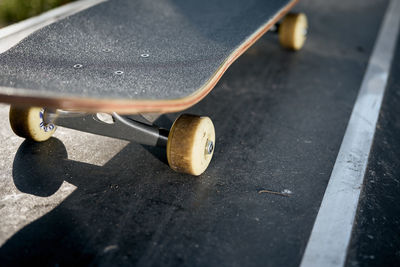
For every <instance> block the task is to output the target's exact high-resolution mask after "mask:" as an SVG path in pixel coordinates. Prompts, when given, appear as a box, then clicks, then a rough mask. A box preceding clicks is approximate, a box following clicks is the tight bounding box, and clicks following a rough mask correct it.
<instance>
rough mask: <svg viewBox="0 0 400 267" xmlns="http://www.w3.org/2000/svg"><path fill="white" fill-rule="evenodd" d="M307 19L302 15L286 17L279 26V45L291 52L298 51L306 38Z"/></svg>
mask: <svg viewBox="0 0 400 267" xmlns="http://www.w3.org/2000/svg"><path fill="white" fill-rule="evenodd" d="M307 27H308V23H307V17H306V15H305V14H303V13H290V14H288V15H286V16H285V17H284V18H283V20H282V22H281V24H280V26H279V42H280V44H281V45H282V46H283V47H285V48H288V49H291V50H300V49H301V48H302V47H303V45H304V42H305V41H306V38H307Z"/></svg>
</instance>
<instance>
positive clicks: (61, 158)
mask: <svg viewBox="0 0 400 267" xmlns="http://www.w3.org/2000/svg"><path fill="white" fill-rule="evenodd" d="M387 3H388V2H387V1H382V0H368V1H366V0H354V1H345V0H340V1H317V0H304V1H301V3H300V4H299V5H298V6H296V10H297V11H303V12H305V13H307V15H308V18H309V24H310V28H309V38H308V40H307V43H306V45H305V47H304V49H303V50H302V51H300V52H298V53H293V52H289V51H285V50H284V49H282V48H280V47H279V45H278V41H277V36H275V35H273V34H267V35H265V36H264V37H262V38H261V39H260V40H259V41H258V42H257V43H256V44H255V45H254V46H253V47H252V48H251V49H250V50H248V51H247V52H246V53H245V54H244V55H243V56H242V57H241V58H239V60H237V61H236V62H235V63H234V64H233V65H232V66H231V67H230V69H229V70H228V71H227V72H226V74H225V75H224V76H223V78H222V79H221V80H220V82H219V83H218V85H217V86H216V88H215V89H214V90H213V91H212V92H211V94H210V95H209V96H207V97H206V98H205V99H204V100H203V101H201V102H200V103H199V104H197V105H196V106H194V107H193V108H191V109H190V110H188V111H187V112H188V113H194V114H199V115H207V116H210V117H211V118H212V119H213V121H214V124H215V127H216V133H217V140H216V148H215V149H216V150H215V153H214V158H213V161H212V162H211V164H210V166H209V168H208V170H207V171H206V172H205V173H204V174H203V175H202V176H200V177H198V178H196V177H191V176H188V175H184V174H178V173H175V172H173V171H172V170H170V169H169V167H168V165H167V163H166V157H165V151H164V150H163V149H161V148H153V147H146V146H141V145H138V144H135V143H128V142H126V141H120V140H115V139H111V138H107V137H101V136H95V135H92V134H87V133H81V132H77V131H73V130H69V129H65V128H59V129H58V130H57V132H56V134H55V135H54V138H52V139H51V140H49V141H48V142H45V143H40V144H35V143H31V142H28V141H24V140H23V139H21V138H19V137H17V136H15V135H14V134H13V133H12V131H11V129H10V127H9V123H8V106H7V105H0V125H2V127H1V128H0V142H1V143H2V153H1V154H0V184H1V187H0V188H1V189H0V245H1V247H0V263H2V264H1V265H7V264H11V263H12V264H26V265H32V264H34V263H41V265H49V266H55V265H60V266H62V265H72V264H83V265H86V264H91V265H102V266H109V265H136V266H298V265H299V264H300V262H301V259H302V256H303V253H304V250H305V248H306V245H307V242H308V239H309V236H310V233H311V230H312V228H313V224H314V221H315V218H316V216H317V213H318V210H319V208H320V204H321V201H322V198H323V195H324V192H325V189H326V186H327V184H328V181H329V178H330V174H331V171H332V168H333V165H334V164H335V160H336V157H337V154H338V151H339V148H340V145H341V142H342V139H343V136H344V132H345V129H346V126H347V123H348V120H349V117H350V114H351V112H352V108H353V105H354V102H355V100H356V97H357V93H358V90H359V88H360V85H361V82H362V79H363V76H364V73H365V70H366V67H367V64H368V59H369V56H370V54H371V52H372V48H373V45H374V42H375V40H376V37H377V33H378V30H379V27H380V24H381V22H382V18H383V15H384V13H385V10H386V7H387ZM396 51H397V52H396V56H395V60H394V62H399V60H400V46H397V48H396ZM399 76H400V68H399V65H398V64H397V65H396V63H394V67H393V68H392V72H391V75H390V78H389V85H388V88H387V90H386V94H385V98H384V101H383V106H382V111H381V114H380V117H379V123H378V127H377V132H376V136H375V141H374V145H373V148H372V154H371V157H370V159H369V165H368V169H367V176H366V178H365V186H364V188H363V191H362V194H361V201H360V205H359V211H358V214H357V217H356V224H355V227H354V231H353V236H352V241H351V243H350V247H349V253H348V258H347V261H346V265H347V266H379V265H381V266H395V265H399V262H400V253H399V250H398V248H399V245H400V244H399V239H398V233H399V224H400V218H399V217H400V215H399V214H400V212H399V211H398V210H399V208H398V205H397V206H396V199H397V198H398V193H399V189H400V188H399V181H398V178H399V170H400V168H399V167H400V166H399V164H400V155H399V153H398V152H397V148H399V146H400V143H399V138H398V136H399V134H400V119H399V116H398V114H399V113H400V110H399V101H400V93H399V92H400V88H399V87H400V78H399ZM176 116H177V114H168V115H164V116H162V117H160V119H159V120H158V122H157V123H158V124H159V125H161V126H164V127H169V126H171V124H172V122H173V120H174V119H175V117H176ZM263 190H264V191H263ZM265 190H269V191H273V192H278V193H282V192H283V193H284V194H272V193H268V192H266V191H265Z"/></svg>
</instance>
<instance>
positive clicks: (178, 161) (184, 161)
mask: <svg viewBox="0 0 400 267" xmlns="http://www.w3.org/2000/svg"><path fill="white" fill-rule="evenodd" d="M214 147H215V130H214V125H213V123H212V121H211V119H210V118H208V117H199V116H194V115H188V114H184V115H181V116H180V117H179V118H178V119H176V120H175V122H174V124H173V125H172V127H171V130H170V132H169V135H168V142H167V158H168V164H169V166H170V167H171V169H173V170H174V171H177V172H182V173H187V174H191V175H196V176H197V175H200V174H202V173H203V172H204V171H205V170H206V169H207V167H208V165H209V164H210V161H211V158H212V156H213V153H214Z"/></svg>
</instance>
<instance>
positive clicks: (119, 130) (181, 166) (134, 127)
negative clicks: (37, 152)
mask: <svg viewBox="0 0 400 267" xmlns="http://www.w3.org/2000/svg"><path fill="white" fill-rule="evenodd" d="M10 124H11V128H12V129H13V131H14V133H16V134H17V135H18V136H20V137H24V138H27V139H30V140H33V141H36V142H42V141H46V140H48V139H49V138H50V137H51V136H52V135H53V133H54V132H55V130H56V125H58V126H62V127H66V128H71V129H75V130H79V131H83V132H88V133H93V134H98V135H103V136H108V137H113V138H118V139H122V140H127V141H134V142H137V143H139V144H143V145H150V146H159V147H165V148H166V151H167V159H168V164H169V166H170V167H171V168H172V169H173V170H175V171H177V172H182V173H188V174H191V175H200V174H202V173H203V172H204V171H205V170H206V169H207V167H208V165H209V163H210V161H211V158H212V156H213V152H214V147H215V130H214V125H213V123H212V121H211V119H210V118H208V117H200V116H195V115H189V114H183V115H181V116H179V117H178V118H177V119H176V120H175V122H174V124H173V125H172V127H171V130H170V131H168V130H167V129H163V128H160V127H158V126H156V125H154V124H153V122H152V121H151V120H149V119H146V118H145V116H143V115H119V114H117V113H111V114H108V113H94V114H91V113H85V112H72V111H64V110H59V109H56V110H53V109H46V108H40V107H24V106H13V105H12V106H11V107H10Z"/></svg>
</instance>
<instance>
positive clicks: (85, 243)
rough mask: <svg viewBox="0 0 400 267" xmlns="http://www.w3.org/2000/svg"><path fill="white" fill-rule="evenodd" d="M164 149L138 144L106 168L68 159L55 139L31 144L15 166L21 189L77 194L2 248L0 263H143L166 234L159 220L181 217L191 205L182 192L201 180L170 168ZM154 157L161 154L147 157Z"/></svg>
mask: <svg viewBox="0 0 400 267" xmlns="http://www.w3.org/2000/svg"><path fill="white" fill-rule="evenodd" d="M162 151H163V149H158V148H149V147H146V148H143V147H141V146H140V145H137V144H133V143H132V144H129V145H127V146H126V147H125V148H124V149H122V150H121V151H120V152H119V153H118V154H117V155H116V156H114V158H112V159H111V160H110V161H109V162H107V163H106V164H105V165H104V166H96V165H92V164H87V163H82V162H77V161H73V160H69V159H68V155H67V151H66V148H65V146H64V145H63V143H62V142H61V141H60V140H58V139H56V138H51V139H50V140H48V141H47V142H43V143H34V142H30V141H24V142H23V143H22V145H21V146H20V147H19V149H18V151H17V153H16V156H15V158H14V162H13V179H14V183H15V186H16V187H17V188H18V190H20V191H21V192H24V193H27V194H32V195H35V196H40V197H48V196H51V195H53V194H54V193H56V192H57V190H58V189H59V188H60V186H61V185H62V183H63V181H66V182H68V183H71V184H73V185H75V186H76V187H77V189H76V190H75V191H74V192H73V193H71V194H70V195H69V196H68V197H67V198H66V199H65V200H63V202H62V203H61V204H60V205H58V206H57V207H56V208H54V209H53V210H52V211H50V212H49V213H47V214H46V215H44V216H43V217H41V218H39V219H37V220H36V221H34V222H32V223H30V224H29V225H27V226H26V227H24V228H23V229H21V230H20V231H18V232H17V233H16V234H15V235H13V236H12V237H11V238H10V239H9V240H8V241H7V242H6V243H5V244H4V245H3V246H2V247H1V248H0V262H1V265H3V266H11V265H36V264H38V265H39V264H40V265H41V266H47V265H52V266H55V265H60V264H61V265H72V264H79V265H87V264H89V263H90V264H96V263H97V264H99V263H101V264H107V262H108V261H109V260H110V261H111V259H112V258H114V257H117V258H118V259H119V260H123V259H125V260H127V261H128V262H135V261H137V260H138V259H139V257H140V255H142V254H143V253H144V252H145V251H146V249H147V245H146V244H151V242H145V241H151V240H152V238H153V236H154V233H156V232H160V231H163V227H165V226H163V225H162V224H161V225H160V224H159V220H160V219H159V218H169V219H171V220H174V219H173V216H172V215H173V214H174V213H176V212H180V211H182V210H185V209H188V206H187V205H189V206H190V205H191V204H190V202H191V201H190V199H191V198H190V197H187V196H185V194H187V193H188V190H183V189H182V187H187V186H189V187H190V188H194V189H195V188H196V185H197V183H198V182H197V181H198V179H193V178H192V177H190V176H187V175H182V174H177V173H174V172H173V171H171V170H168V167H167V166H166V165H165V164H163V163H162V162H160V161H159V160H158V159H157V158H161V159H162V158H163V157H165V156H162V155H163V154H165V153H162ZM148 152H150V153H151V154H152V155H155V156H156V157H152V156H150V155H147V156H146V155H143V154H149V153H148ZM143 157H145V159H143ZM127 159H129V161H128V160H127ZM150 167H151V172H152V173H153V175H149V173H148V172H149V168H150ZM190 191H191V190H190ZM182 199H186V201H188V200H189V201H188V202H186V203H183V202H182V201H181V200H182ZM127 229H129V230H127ZM143 244H145V245H143ZM117 255H119V256H117ZM122 255H123V256H122ZM135 257H136V258H135ZM110 263H111V262H110Z"/></svg>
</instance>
